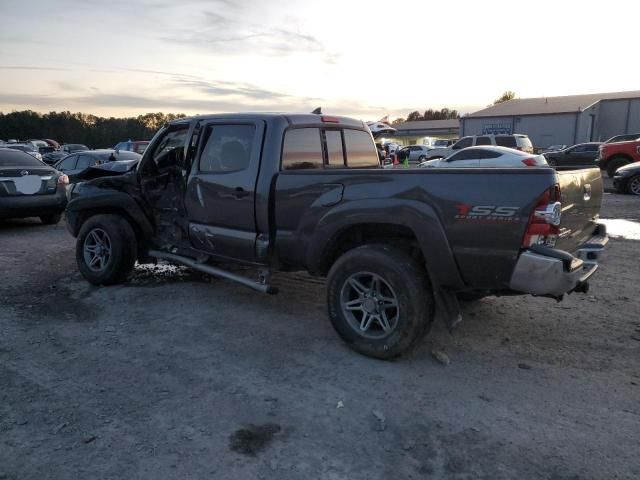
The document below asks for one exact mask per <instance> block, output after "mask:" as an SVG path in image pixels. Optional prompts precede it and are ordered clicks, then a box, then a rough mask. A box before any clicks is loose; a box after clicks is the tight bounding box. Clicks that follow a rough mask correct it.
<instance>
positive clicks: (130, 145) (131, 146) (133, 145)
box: [113, 140, 149, 155]
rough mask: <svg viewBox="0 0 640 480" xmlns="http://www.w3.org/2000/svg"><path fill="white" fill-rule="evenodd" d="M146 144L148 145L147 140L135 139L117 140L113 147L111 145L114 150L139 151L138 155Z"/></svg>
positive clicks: (142, 151)
mask: <svg viewBox="0 0 640 480" xmlns="http://www.w3.org/2000/svg"><path fill="white" fill-rule="evenodd" d="M147 145H149V142H148V141H147V140H136V141H131V140H129V141H127V142H119V143H117V144H116V146H115V147H113V149H114V150H123V151H127V152H135V153H139V154H140V155H142V154H143V153H144V151H145V150H146V148H147Z"/></svg>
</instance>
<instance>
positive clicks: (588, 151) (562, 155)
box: [544, 142, 602, 168]
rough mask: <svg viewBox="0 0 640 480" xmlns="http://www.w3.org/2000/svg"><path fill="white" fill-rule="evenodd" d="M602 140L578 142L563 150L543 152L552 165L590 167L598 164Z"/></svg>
mask: <svg viewBox="0 0 640 480" xmlns="http://www.w3.org/2000/svg"><path fill="white" fill-rule="evenodd" d="M600 145H602V142H589V143H579V144H578V145H574V146H572V147H569V148H565V149H564V150H560V151H557V152H549V153H545V154H544V157H545V158H546V159H547V162H548V163H549V165H551V166H552V167H562V168H591V167H594V166H597V165H598V163H597V162H598V155H599V148H600Z"/></svg>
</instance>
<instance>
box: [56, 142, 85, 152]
mask: <svg viewBox="0 0 640 480" xmlns="http://www.w3.org/2000/svg"><path fill="white" fill-rule="evenodd" d="M85 150H89V147H87V146H86V145H82V144H81V143H65V144H64V145H61V146H60V151H62V152H65V153H74V152H84V151H85Z"/></svg>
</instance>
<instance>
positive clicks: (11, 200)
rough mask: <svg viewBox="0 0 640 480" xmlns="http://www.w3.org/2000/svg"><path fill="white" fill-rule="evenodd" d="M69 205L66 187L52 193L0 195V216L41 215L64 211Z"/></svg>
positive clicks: (22, 216)
mask: <svg viewBox="0 0 640 480" xmlns="http://www.w3.org/2000/svg"><path fill="white" fill-rule="evenodd" d="M66 206H67V196H66V194H65V191H64V189H62V188H58V191H57V192H56V193H55V194H51V195H16V196H11V197H0V218H25V217H39V216H41V215H53V214H56V213H62V212H63V211H64V208H65V207H66Z"/></svg>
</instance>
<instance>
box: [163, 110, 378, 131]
mask: <svg viewBox="0 0 640 480" xmlns="http://www.w3.org/2000/svg"><path fill="white" fill-rule="evenodd" d="M256 118H258V119H261V120H273V119H276V118H282V119H284V120H286V121H287V122H288V123H289V124H290V125H310V124H311V125H313V124H317V125H322V124H335V125H342V126H349V127H357V128H366V127H367V126H366V124H365V123H364V122H363V121H362V120H356V119H353V118H349V117H343V116H337V115H325V114H314V113H283V112H238V113H214V114H208V115H194V116H192V117H184V118H178V119H176V120H173V121H171V122H169V124H170V125H176V124H180V123H184V122H190V121H191V120H204V121H206V120H247V119H256Z"/></svg>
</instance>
